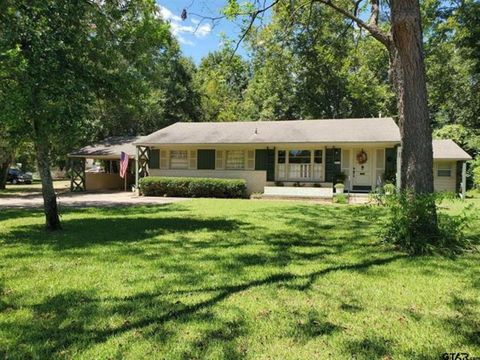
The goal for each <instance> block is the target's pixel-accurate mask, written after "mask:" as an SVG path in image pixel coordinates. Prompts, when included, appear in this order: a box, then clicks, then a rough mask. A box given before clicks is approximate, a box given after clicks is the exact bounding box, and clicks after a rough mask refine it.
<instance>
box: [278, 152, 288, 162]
mask: <svg viewBox="0 0 480 360" xmlns="http://www.w3.org/2000/svg"><path fill="white" fill-rule="evenodd" d="M286 158H287V156H286V152H285V150H279V151H278V163H279V164H285V159H286Z"/></svg>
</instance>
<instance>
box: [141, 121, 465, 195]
mask: <svg viewBox="0 0 480 360" xmlns="http://www.w3.org/2000/svg"><path fill="white" fill-rule="evenodd" d="M134 144H135V145H136V146H137V155H136V159H139V158H140V157H141V156H140V155H139V154H140V152H142V153H143V154H145V153H146V152H145V149H147V150H148V175H151V176H191V177H212V178H242V179H245V180H246V181H247V188H248V191H249V192H250V193H252V192H263V190H264V188H265V187H266V186H275V185H283V186H288V185H302V186H308V185H311V186H316V187H330V188H331V187H332V186H333V184H334V183H336V182H340V181H342V182H345V185H346V187H347V189H348V190H349V191H359V192H361V191H365V192H368V191H371V190H372V189H375V187H377V186H378V185H381V184H383V183H384V182H385V181H392V180H393V179H394V178H395V174H396V173H398V172H399V169H400V162H399V161H398V154H399V151H398V149H399V147H400V145H401V142H400V131H399V128H398V126H397V124H396V123H395V121H394V120H393V119H392V118H371V119H332V120H293V121H239V122H200V123H190V122H178V123H175V124H173V125H171V126H168V127H165V128H163V129H161V130H159V131H156V132H154V133H152V134H150V135H148V136H145V137H142V138H141V139H140V140H137V141H135V142H134ZM142 149H143V150H142ZM433 156H434V179H435V189H436V190H438V191H452V192H453V191H458V192H462V193H464V192H465V161H466V160H469V159H470V156H469V155H468V154H467V153H466V152H465V151H463V150H462V149H461V148H460V147H459V146H458V145H457V144H455V142H453V141H452V140H434V142H433ZM137 167H138V162H137ZM462 175H463V180H462ZM398 178H399V177H398V176H397V179H398ZM136 182H137V184H138V176H137V179H136ZM461 190H462V191H461Z"/></svg>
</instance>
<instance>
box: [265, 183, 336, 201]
mask: <svg viewBox="0 0 480 360" xmlns="http://www.w3.org/2000/svg"><path fill="white" fill-rule="evenodd" d="M263 196H264V197H289V198H290V197H291V198H298V197H301V198H322V199H327V198H328V199H331V198H332V197H333V188H332V187H330V186H329V187H312V186H265V188H264V191H263Z"/></svg>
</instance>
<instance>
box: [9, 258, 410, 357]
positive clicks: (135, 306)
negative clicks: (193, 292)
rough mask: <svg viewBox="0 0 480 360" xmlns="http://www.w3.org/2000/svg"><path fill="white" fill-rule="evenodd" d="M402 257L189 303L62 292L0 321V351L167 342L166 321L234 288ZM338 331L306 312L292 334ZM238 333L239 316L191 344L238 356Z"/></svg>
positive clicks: (187, 317)
mask: <svg viewBox="0 0 480 360" xmlns="http://www.w3.org/2000/svg"><path fill="white" fill-rule="evenodd" d="M403 257H404V256H402V255H396V256H391V257H388V258H382V259H376V260H371V261H363V262H360V263H355V264H350V265H339V266H332V267H327V268H325V269H322V270H319V271H315V272H311V273H308V274H302V275H296V274H293V273H289V272H282V273H277V274H274V275H270V276H267V277H264V278H261V279H257V280H253V281H248V282H243V283H240V284H232V285H224V286H218V287H212V288H208V287H204V288H200V289H198V291H199V292H202V293H205V295H207V294H209V293H213V294H212V295H209V297H208V298H207V299H206V300H203V301H199V302H196V303H194V304H185V303H183V302H182V301H179V300H175V297H173V298H172V297H171V295H172V294H171V293H170V292H169V294H167V295H165V296H164V294H162V293H155V292H145V293H137V294H135V295H132V296H126V297H106V298H99V297H97V296H96V295H95V294H94V293H92V292H85V291H67V292H64V293H61V294H58V295H55V296H53V297H50V298H47V299H46V300H44V301H43V302H41V303H38V304H35V305H32V306H30V307H31V309H32V311H33V314H34V315H33V316H34V317H33V319H26V320H24V321H20V320H19V321H13V322H3V323H0V330H2V331H4V332H5V333H8V334H10V339H11V341H12V342H13V344H12V345H11V346H10V349H7V350H4V353H3V354H2V355H4V356H7V355H8V356H9V358H15V357H18V358H22V357H31V356H33V357H41V358H51V357H55V356H59V355H60V354H61V353H62V354H65V353H66V354H69V353H71V352H75V351H80V350H82V349H84V348H85V347H91V346H93V345H94V344H98V343H103V342H106V341H108V340H109V339H110V338H112V337H117V336H120V335H122V334H125V333H129V332H131V331H136V332H138V331H154V332H155V333H161V334H162V337H161V338H162V339H163V341H167V340H168V339H169V336H170V335H171V334H170V333H169V332H168V331H167V330H166V329H165V325H166V324H167V323H169V322H172V321H173V322H181V323H185V322H187V323H188V322H190V321H195V320H198V318H197V317H198V316H200V315H201V314H202V313H205V311H208V310H209V309H211V308H212V307H214V306H215V305H217V304H219V303H221V302H222V301H224V300H226V299H228V298H229V297H231V296H233V295H235V294H238V293H240V292H243V291H246V290H249V289H252V288H257V287H261V286H270V285H277V286H280V285H285V284H288V283H289V282H294V281H297V280H305V281H306V282H307V283H309V284H311V283H313V282H314V281H317V280H319V279H320V278H321V277H323V276H326V275H328V274H330V273H333V272H338V271H353V272H356V271H360V270H362V269H365V268H368V267H372V266H384V265H387V264H389V263H392V262H394V261H397V260H399V259H401V258H403ZM168 296H170V297H168ZM24 307H28V306H27V305H24ZM117 315H119V316H120V318H122V319H124V318H128V319H129V320H128V321H122V322H121V323H119V324H115V323H114V324H112V323H110V322H109V321H108V319H110V318H112V317H114V316H117ZM339 330H340V329H339V328H338V327H337V326H336V325H335V324H333V323H330V322H328V321H324V320H322V319H320V318H318V317H316V316H312V317H311V319H310V318H309V319H308V321H306V322H305V323H304V324H303V325H302V326H300V327H299V329H298V331H299V333H298V336H300V337H301V338H302V339H306V338H308V337H315V336H323V335H328V334H331V333H333V332H335V331H339ZM244 332H245V329H244V328H243V324H242V322H241V321H240V322H239V321H237V322H235V323H228V322H227V323H225V324H224V325H219V326H218V327H217V328H216V329H213V330H209V331H206V332H204V333H203V335H202V338H201V339H200V340H198V341H197V343H196V345H198V346H200V348H199V349H197V350H195V351H196V352H200V354H201V353H204V352H205V351H206V350H207V347H208V346H211V345H212V344H215V343H216V344H217V345H218V346H220V347H221V348H222V349H223V350H222V351H224V353H225V354H229V356H231V358H240V357H241V355H242V354H243V353H244V350H242V349H241V348H238V347H236V346H234V344H233V342H232V340H233V339H234V338H236V337H238V336H241V334H244ZM369 347H372V346H370V345H369ZM194 348H195V347H194ZM374 350H375V354H379V353H380V352H381V353H383V352H384V351H383V349H382V348H374ZM380 350H382V351H380Z"/></svg>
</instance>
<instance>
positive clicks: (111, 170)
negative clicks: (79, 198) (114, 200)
mask: <svg viewBox="0 0 480 360" xmlns="http://www.w3.org/2000/svg"><path fill="white" fill-rule="evenodd" d="M140 139H141V137H140V136H115V137H109V138H106V139H105V140H103V141H100V142H98V143H96V144H93V145H88V146H85V147H83V148H81V149H79V150H77V151H75V152H72V153H70V154H69V155H68V156H69V158H70V168H71V172H72V173H71V180H70V190H71V191H86V190H128V189H129V188H130V187H131V186H132V185H133V184H135V164H134V162H135V153H136V148H135V145H133V142H135V141H138V140H140ZM122 152H124V153H125V154H127V156H128V158H129V165H128V170H127V176H126V177H125V178H124V179H122V178H121V177H120V155H121V153H122ZM88 160H93V164H94V166H92V167H90V168H87V166H86V165H87V162H88Z"/></svg>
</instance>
